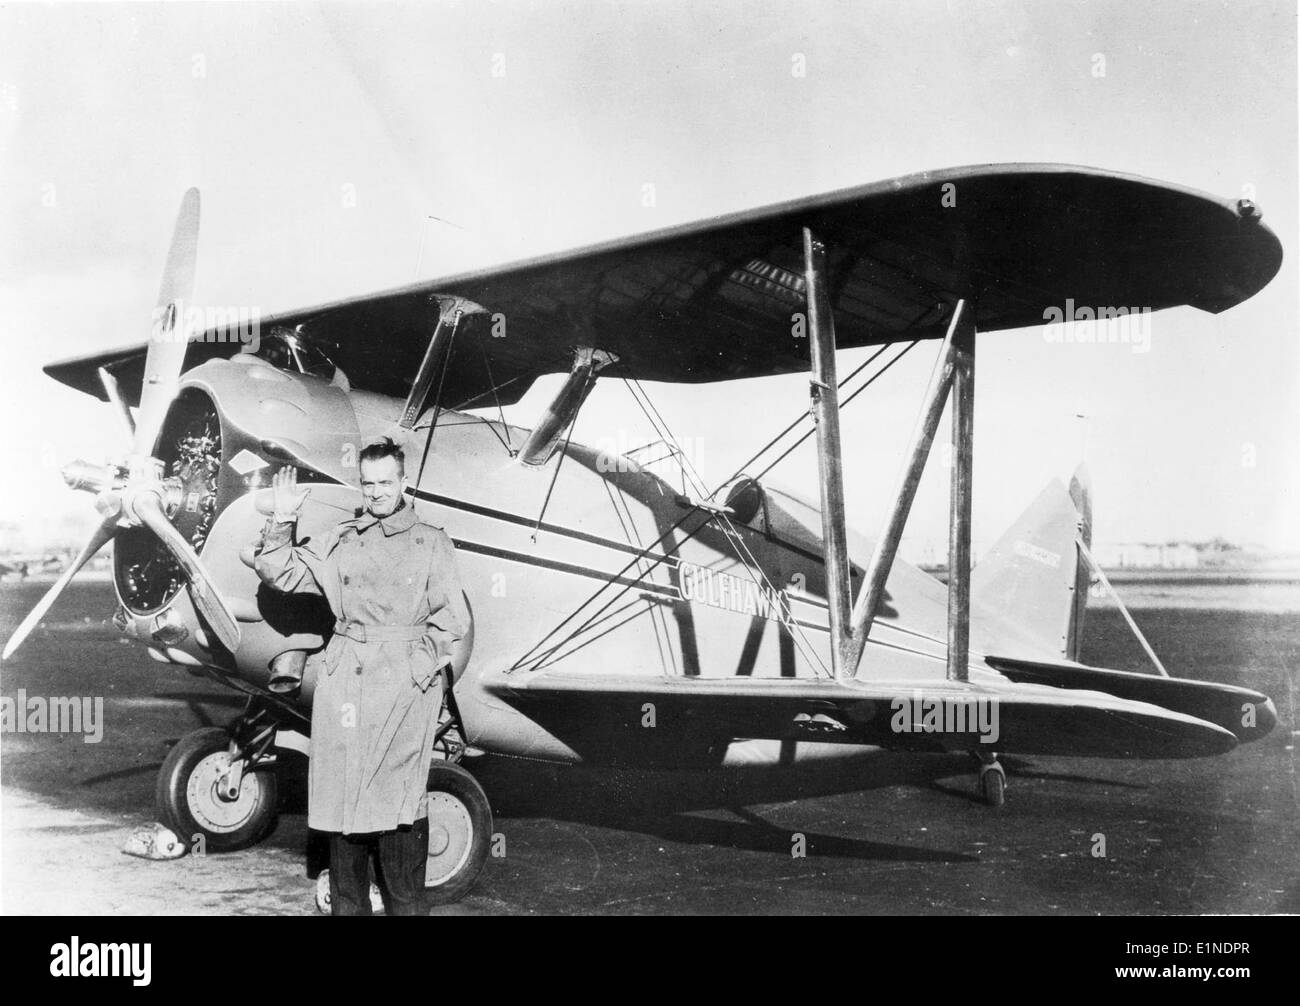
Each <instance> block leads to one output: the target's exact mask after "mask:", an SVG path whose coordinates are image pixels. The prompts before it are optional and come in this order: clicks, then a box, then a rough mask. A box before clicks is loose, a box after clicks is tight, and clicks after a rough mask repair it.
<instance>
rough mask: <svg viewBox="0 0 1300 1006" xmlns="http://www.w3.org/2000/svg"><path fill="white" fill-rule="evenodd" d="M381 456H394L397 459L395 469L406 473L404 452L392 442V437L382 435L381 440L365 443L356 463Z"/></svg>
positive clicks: (379, 458)
mask: <svg viewBox="0 0 1300 1006" xmlns="http://www.w3.org/2000/svg"><path fill="white" fill-rule="evenodd" d="M383 458H395V459H396V460H397V469H398V471H400V472H401V473H402V474H403V475H405V474H406V454H405V453H404V452H403V451H402V449H401V448H400V447H398V446H397V445H396V444H395V443H393V438H392V437H384V439H383V440H376V441H375V442H374V443H373V444H366V446H365V447H363V448H361V456H360V457H359V458H358V459H357V464H358V465H360V464H361V462H362V461H379V460H381V459H383Z"/></svg>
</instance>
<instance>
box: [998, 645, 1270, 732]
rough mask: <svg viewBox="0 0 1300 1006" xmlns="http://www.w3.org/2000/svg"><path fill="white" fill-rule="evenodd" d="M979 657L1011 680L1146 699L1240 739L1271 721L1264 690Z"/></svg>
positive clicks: (1124, 697) (1029, 661) (1263, 730)
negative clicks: (1212, 724) (1213, 725)
mask: <svg viewBox="0 0 1300 1006" xmlns="http://www.w3.org/2000/svg"><path fill="white" fill-rule="evenodd" d="M985 659H986V660H987V662H988V664H989V666H990V667H993V668H995V669H996V670H998V671H1000V672H1001V673H1002V674H1005V675H1006V676H1007V677H1008V678H1010V679H1011V680H1012V681H1016V682H1020V683H1023V684H1037V685H1052V686H1054V687H1056V688H1061V689H1067V690H1072V689H1086V690H1087V691H1089V692H1094V691H1096V692H1105V693H1107V694H1108V695H1114V696H1115V697H1117V698H1121V699H1127V700H1131V701H1134V702H1145V703H1150V704H1151V705H1155V706H1160V707H1161V708H1162V709H1169V710H1171V711H1173V712H1177V713H1183V714H1185V715H1187V716H1194V717H1196V718H1197V719H1198V720H1204V721H1206V722H1209V723H1214V724H1217V725H1218V726H1220V727H1222V728H1223V729H1224V730H1228V731H1230V732H1231V733H1232V734H1233V735H1234V736H1235V737H1236V738H1237V740H1238V741H1240V742H1241V743H1242V744H1245V743H1246V742H1248V741H1253V740H1259V739H1260V738H1261V737H1263V736H1264V735H1265V734H1267V733H1268V732H1269V731H1270V730H1272V729H1273V726H1274V725H1275V724H1276V723H1277V710H1276V709H1275V708H1274V706H1273V701H1272V700H1271V699H1270V698H1269V697H1268V696H1267V695H1264V694H1262V693H1261V692H1256V691H1252V690H1251V689H1249V688H1240V687H1237V686H1236V685H1220V684H1217V683H1215V682H1213V681H1193V680H1191V679H1189V678H1166V677H1163V676H1158V675H1154V674H1135V673H1133V672H1132V671H1111V670H1106V669H1103V668H1098V667H1080V666H1077V665H1071V664H1051V663H1039V662H1036V661H1032V660H1017V659H1013V658H1010V657H987V658H985Z"/></svg>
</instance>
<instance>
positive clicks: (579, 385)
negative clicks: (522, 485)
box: [519, 346, 618, 467]
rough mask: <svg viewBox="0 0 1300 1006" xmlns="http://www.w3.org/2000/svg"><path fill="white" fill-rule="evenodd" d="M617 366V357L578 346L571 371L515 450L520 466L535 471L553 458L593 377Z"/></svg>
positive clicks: (585, 395) (593, 380) (588, 391)
mask: <svg viewBox="0 0 1300 1006" xmlns="http://www.w3.org/2000/svg"><path fill="white" fill-rule="evenodd" d="M617 362H618V357H617V356H615V355H614V354H613V353H607V352H605V351H604V350H603V349H593V348H591V347H589V346H580V347H579V348H578V349H576V350H574V353H573V369H572V370H570V371H569V376H568V379H567V380H566V381H565V382H564V385H563V386H562V387H561V388H560V390H559V391H558V392H557V393H556V395H555V399H554V400H553V401H552V402H551V404H550V406H549V407H548V408H547V410H546V412H545V413H543V415H542V418H541V419H540V420H538V423H537V426H535V427H534V428H533V432H532V433H530V434H528V439H527V440H526V441H525V442H524V446H523V447H521V448H520V449H519V463H520V464H525V465H532V466H533V467H536V466H538V465H544V464H546V462H548V461H550V460H551V458H553V457H554V456H555V452H556V451H557V450H558V449H559V447H560V438H561V437H562V436H563V435H564V431H565V429H568V430H569V431H570V432H572V430H573V423H574V420H575V419H577V416H578V410H579V409H581V408H582V403H583V402H585V401H586V400H587V396H588V395H589V394H591V389H592V388H593V387H594V386H595V384H596V375H597V374H599V373H600V372H601V371H602V370H604V369H605V368H606V367H608V366H610V365H611V364H614V363H617Z"/></svg>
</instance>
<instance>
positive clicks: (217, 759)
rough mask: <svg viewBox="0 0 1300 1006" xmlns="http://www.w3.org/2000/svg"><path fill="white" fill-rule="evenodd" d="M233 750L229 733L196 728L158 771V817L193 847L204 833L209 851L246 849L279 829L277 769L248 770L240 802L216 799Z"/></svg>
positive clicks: (187, 844)
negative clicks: (272, 830)
mask: <svg viewBox="0 0 1300 1006" xmlns="http://www.w3.org/2000/svg"><path fill="white" fill-rule="evenodd" d="M229 748H230V735H229V734H227V733H226V731H225V730H223V729H222V728H221V727H207V728H205V729H203V730H195V731H194V732H193V733H189V734H186V735H185V736H184V737H182V738H181V739H180V741H179V743H177V745H176V746H175V747H174V748H172V749H171V751H170V752H168V754H167V758H166V760H164V761H163V765H162V768H161V769H160V770H159V772H158V784H157V788H156V790H155V801H156V804H157V812H158V819H159V820H160V821H161V822H162V823H163V824H165V825H167V827H168V828H170V829H171V830H172V831H174V832H175V833H176V835H177V837H178V838H180V840H181V841H182V842H183V843H185V845H186V846H189V847H190V848H193V844H194V840H195V837H196V836H199V835H201V836H203V842H204V847H205V848H206V849H207V850H208V851H212V852H230V851H233V850H235V849H242V848H245V847H247V846H250V845H253V844H255V843H256V842H259V841H260V840H261V839H263V838H265V837H266V835H267V834H268V833H269V832H270V830H271V829H272V828H273V827H274V826H275V815H276V806H277V797H278V787H277V785H276V775H275V771H274V770H273V769H270V768H267V769H260V770H257V771H253V772H245V773H244V776H243V780H242V782H241V784H240V788H239V796H238V797H237V798H236V799H235V800H226V799H224V798H222V797H220V796H218V795H217V791H216V782H217V779H218V778H219V777H220V775H221V773H222V771H224V770H225V768H226V767H227V766H228V765H229V764H230V756H229V754H228V751H229Z"/></svg>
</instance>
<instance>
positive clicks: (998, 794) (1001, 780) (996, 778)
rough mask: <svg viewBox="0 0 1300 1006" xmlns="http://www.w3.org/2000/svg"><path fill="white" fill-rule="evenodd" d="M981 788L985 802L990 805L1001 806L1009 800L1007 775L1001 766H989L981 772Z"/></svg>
mask: <svg viewBox="0 0 1300 1006" xmlns="http://www.w3.org/2000/svg"><path fill="white" fill-rule="evenodd" d="M980 790H981V792H982V795H983V797H984V802H985V803H987V804H988V805H989V806H990V807H1001V806H1002V805H1003V804H1005V803H1006V802H1007V777H1006V775H1005V774H1004V773H1003V771H1002V769H1001V768H1000V767H996V766H995V767H989V768H986V769H984V770H983V771H982V772H980Z"/></svg>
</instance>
